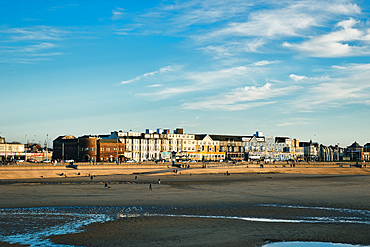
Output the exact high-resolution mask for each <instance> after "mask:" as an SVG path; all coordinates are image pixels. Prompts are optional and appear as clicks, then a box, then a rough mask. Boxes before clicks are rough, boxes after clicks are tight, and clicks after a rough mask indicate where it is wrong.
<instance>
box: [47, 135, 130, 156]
mask: <svg viewBox="0 0 370 247" xmlns="http://www.w3.org/2000/svg"><path fill="white" fill-rule="evenodd" d="M102 137H103V138H104V139H103V138H102ZM102 137H101V136H93V135H85V136H82V137H78V138H76V137H74V136H71V135H66V136H59V137H58V138H56V139H55V140H54V141H53V148H54V152H53V159H56V160H75V161H85V162H87V161H89V162H96V161H107V162H117V161H118V162H119V161H123V160H124V150H125V144H124V143H121V142H120V141H119V139H118V138H116V139H109V138H108V137H109V136H104V135H103V136H102Z"/></svg>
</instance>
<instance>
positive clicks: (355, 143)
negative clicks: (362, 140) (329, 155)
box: [348, 142, 363, 148]
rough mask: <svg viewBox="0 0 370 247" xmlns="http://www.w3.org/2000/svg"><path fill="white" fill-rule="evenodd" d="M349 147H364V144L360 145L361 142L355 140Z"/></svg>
mask: <svg viewBox="0 0 370 247" xmlns="http://www.w3.org/2000/svg"><path fill="white" fill-rule="evenodd" d="M348 148H363V147H362V146H360V144H358V143H357V142H354V143H352V145H351V146H349V147H348Z"/></svg>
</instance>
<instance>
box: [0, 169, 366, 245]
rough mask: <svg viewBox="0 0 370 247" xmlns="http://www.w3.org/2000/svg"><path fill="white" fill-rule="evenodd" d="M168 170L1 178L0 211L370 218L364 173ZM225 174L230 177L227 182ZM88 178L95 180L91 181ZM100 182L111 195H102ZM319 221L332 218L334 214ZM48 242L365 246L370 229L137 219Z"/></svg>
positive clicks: (25, 173)
mask: <svg viewBox="0 0 370 247" xmlns="http://www.w3.org/2000/svg"><path fill="white" fill-rule="evenodd" d="M173 169H176V168H169V169H168V168H167V167H161V168H160V169H153V168H140V169H133V168H127V169H122V168H121V169H114V168H106V169H92V168H87V167H86V169H83V168H82V167H81V169H80V168H79V169H77V170H67V169H65V168H62V167H61V168H60V170H57V169H55V170H32V171H30V170H19V171H15V170H14V169H13V170H5V171H4V170H0V198H1V201H0V208H12V207H39V206H120V207H121V206H148V207H154V206H155V207H177V208H178V209H177V210H174V212H173V213H174V214H196V215H228V216H232V215H239V216H240V215H245V216H250V217H273V218H279V217H283V216H284V217H289V216H290V215H292V216H294V215H296V214H302V213H303V214H304V215H305V214H306V213H307V215H312V214H317V211H309V210H308V211H307V212H306V211H302V210H299V212H298V210H294V209H289V208H281V207H276V208H273V207H272V208H271V207H261V206H256V205H257V204H279V205H299V206H309V207H332V208H347V209H362V210H370V186H369V185H370V183H369V182H370V176H368V174H369V172H370V169H369V168H354V167H352V168H346V167H344V168H340V167H334V168H304V167H296V168H290V167H289V168H288V167H286V168H283V167H280V168H275V167H271V168H263V169H260V168H252V167H250V166H249V167H248V168H246V167H237V166H229V167H214V168H206V169H202V168H197V169H177V170H178V171H177V173H174V172H173ZM226 171H228V172H229V173H231V175H230V176H227V175H224V173H226ZM78 172H80V175H77V174H78ZM180 172H181V174H180ZM61 173H64V174H65V173H67V178H65V177H63V176H60V174H61ZM133 173H135V174H133ZM55 174H56V175H55ZM88 174H90V175H96V176H95V177H93V180H92V181H91V179H90V177H87V176H86V175H88ZM109 174H116V175H109ZM103 175H109V176H103ZM41 176H43V178H41ZM135 176H137V178H136V179H135ZM159 179H161V184H158V180H159ZM105 182H108V183H109V186H110V187H111V188H110V189H108V190H106V189H103V187H104V183H105ZM149 183H152V184H153V190H152V191H149V190H148V188H149ZM320 214H323V215H322V216H332V215H331V212H320ZM51 239H52V240H53V241H54V242H56V243H62V244H70V245H81V246H256V244H257V245H258V244H262V243H265V242H266V241H282V240H285V241H296V240H298V241H323V242H339V243H351V244H364V245H365V244H366V245H370V226H369V225H367V224H346V223H315V224H306V223H298V224H297V223H271V222H270V223H267V222H248V221H241V220H232V219H206V218H173V217H138V218H121V219H118V220H116V221H112V222H108V223H104V224H98V223H96V224H92V225H89V226H87V227H86V229H85V231H84V232H82V233H78V234H70V235H62V236H54V237H51ZM0 246H2V244H1V243H0ZM4 246H5V244H4Z"/></svg>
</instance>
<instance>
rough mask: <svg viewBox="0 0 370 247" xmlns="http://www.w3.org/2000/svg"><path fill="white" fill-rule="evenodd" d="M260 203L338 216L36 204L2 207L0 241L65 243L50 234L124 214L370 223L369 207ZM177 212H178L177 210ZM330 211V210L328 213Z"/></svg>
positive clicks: (288, 245) (310, 246)
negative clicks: (276, 215) (194, 213)
mask: <svg viewBox="0 0 370 247" xmlns="http://www.w3.org/2000/svg"><path fill="white" fill-rule="evenodd" d="M255 206H257V207H258V206H260V207H282V208H294V209H309V210H321V211H322V210H323V211H330V212H335V216H330V217H323V216H314V215H313V216H295V217H291V216H289V217H287V218H284V217H279V218H273V217H267V218H264V217H248V216H243V215H240V216H235V215H192V214H181V208H174V207H167V208H166V207H100V206H87V207H35V208H9V209H0V226H1V227H0V244H1V242H5V243H9V244H21V245H25V246H31V247H36V246H50V247H66V246H70V245H62V244H56V243H53V242H51V241H50V240H49V239H48V237H50V236H53V235H64V234H73V233H78V232H81V231H83V227H84V226H87V225H89V224H92V223H104V222H108V221H114V220H116V219H119V218H123V217H147V216H151V217H163V216H166V217H178V218H181V217H193V218H217V219H233V220H241V221H252V222H280V223H312V224H314V223H327V224H331V223H351V224H364V225H369V224H370V211H368V210H355V209H344V208H330V207H304V206H294V205H277V204H259V205H255ZM174 212H176V213H174ZM329 215H331V214H329ZM369 235H370V233H369ZM265 246H266V247H294V246H306V247H331V246H338V247H347V246H354V245H346V244H342V245H338V244H331V243H317V242H281V243H268V244H266V245H265Z"/></svg>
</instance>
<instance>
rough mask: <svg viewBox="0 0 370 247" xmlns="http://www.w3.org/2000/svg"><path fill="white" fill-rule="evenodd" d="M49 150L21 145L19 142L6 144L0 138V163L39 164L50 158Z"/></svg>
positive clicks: (38, 146)
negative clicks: (28, 162)
mask: <svg viewBox="0 0 370 247" xmlns="http://www.w3.org/2000/svg"><path fill="white" fill-rule="evenodd" d="M52 155H53V153H52V151H51V150H49V148H47V147H44V148H42V147H41V146H40V145H39V144H36V143H26V144H22V143H20V142H10V143H9V142H6V140H5V138H4V137H0V163H3V164H6V163H16V162H22V161H31V162H41V161H49V160H51V158H52Z"/></svg>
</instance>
